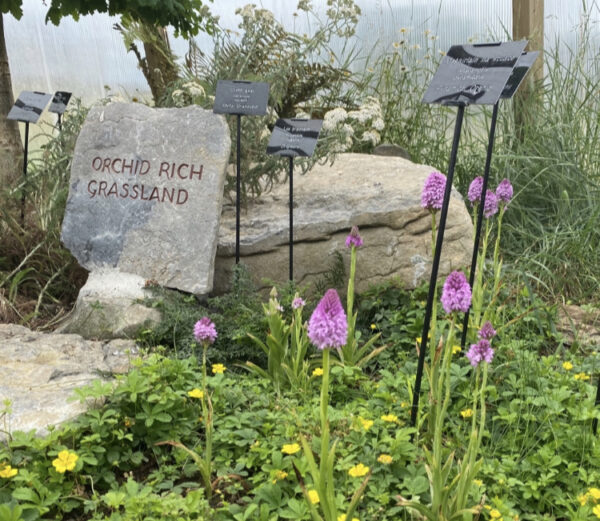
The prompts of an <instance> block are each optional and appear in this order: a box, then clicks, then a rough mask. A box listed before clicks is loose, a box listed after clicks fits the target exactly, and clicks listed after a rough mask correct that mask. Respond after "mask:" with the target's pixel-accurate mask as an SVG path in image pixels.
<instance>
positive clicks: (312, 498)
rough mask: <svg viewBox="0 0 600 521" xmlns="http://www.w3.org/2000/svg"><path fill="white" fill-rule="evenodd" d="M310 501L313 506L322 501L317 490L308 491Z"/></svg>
mask: <svg viewBox="0 0 600 521" xmlns="http://www.w3.org/2000/svg"><path fill="white" fill-rule="evenodd" d="M308 499H310V502H311V503H312V504H313V505H316V504H317V503H318V502H319V501H321V499H320V498H319V493H318V492H317V491H316V490H309V491H308Z"/></svg>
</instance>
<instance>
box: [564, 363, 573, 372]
mask: <svg viewBox="0 0 600 521" xmlns="http://www.w3.org/2000/svg"><path fill="white" fill-rule="evenodd" d="M562 366H563V369H564V370H565V371H570V370H571V369H573V364H572V363H571V362H563V365H562Z"/></svg>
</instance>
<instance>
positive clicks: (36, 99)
mask: <svg viewBox="0 0 600 521" xmlns="http://www.w3.org/2000/svg"><path fill="white" fill-rule="evenodd" d="M51 97H52V95H51V94H46V93H44V92H31V91H28V90H24V91H23V92H21V94H19V97H18V98H17V101H15V104H14V105H13V106H12V108H11V109H10V112H9V113H8V115H7V116H6V117H7V118H8V119H16V120H17V121H22V122H24V123H37V121H38V119H40V116H41V115H42V112H44V109H45V108H46V105H48V102H49V101H50V98H51Z"/></svg>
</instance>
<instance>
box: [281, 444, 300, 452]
mask: <svg viewBox="0 0 600 521" xmlns="http://www.w3.org/2000/svg"><path fill="white" fill-rule="evenodd" d="M299 450H300V445H298V444H297V443H287V444H285V445H284V446H283V447H281V452H283V453H284V454H296V452H298V451H299Z"/></svg>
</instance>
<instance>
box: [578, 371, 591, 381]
mask: <svg viewBox="0 0 600 521" xmlns="http://www.w3.org/2000/svg"><path fill="white" fill-rule="evenodd" d="M574 378H575V380H581V381H585V380H589V379H590V375H589V374H585V373H577V374H576V375H575V377H574Z"/></svg>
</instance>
